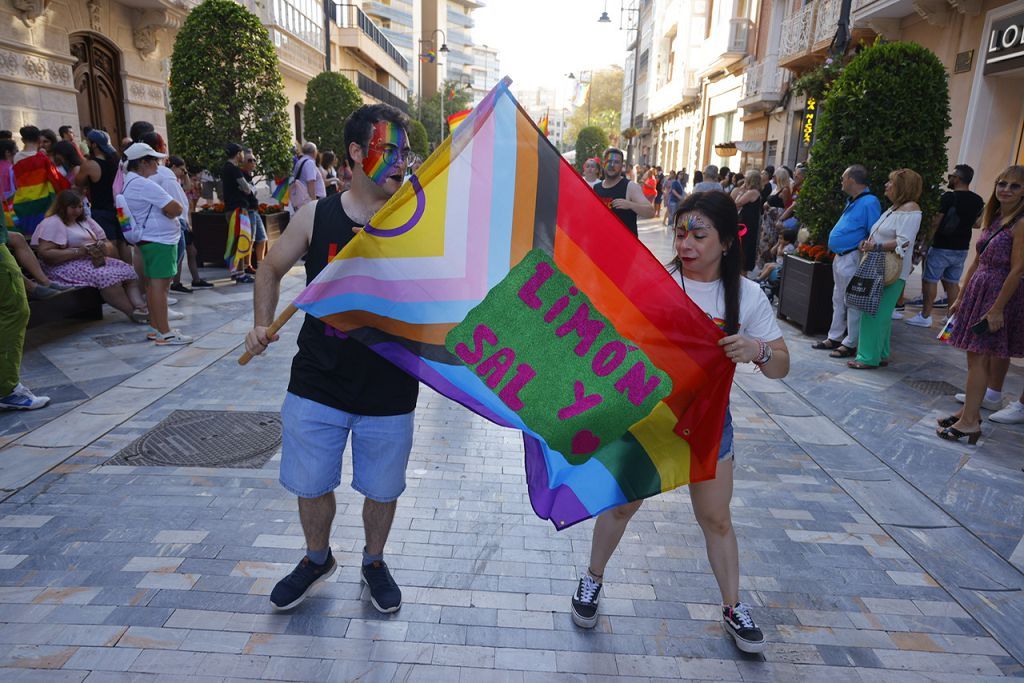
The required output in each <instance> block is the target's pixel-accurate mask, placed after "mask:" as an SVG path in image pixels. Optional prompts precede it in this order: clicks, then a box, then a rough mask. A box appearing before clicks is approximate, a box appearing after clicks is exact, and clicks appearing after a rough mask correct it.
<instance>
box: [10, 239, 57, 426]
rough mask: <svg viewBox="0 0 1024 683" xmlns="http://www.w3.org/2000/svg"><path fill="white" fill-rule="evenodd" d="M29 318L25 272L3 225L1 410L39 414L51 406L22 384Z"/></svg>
mask: <svg viewBox="0 0 1024 683" xmlns="http://www.w3.org/2000/svg"><path fill="white" fill-rule="evenodd" d="M29 316H30V310H29V307H28V297H27V296H26V294H25V284H24V280H23V278H22V277H21V268H20V267H19V266H18V263H17V261H15V260H14V257H13V256H12V255H11V252H10V251H8V250H7V229H6V228H5V227H4V225H3V222H2V221H0V339H2V340H3V343H2V344H0V410H37V409H39V408H42V407H44V406H46V404H48V403H49V402H50V397H49V396H36V395H35V394H33V393H32V392H31V391H30V390H29V388H28V387H26V386H25V385H24V384H22V383H21V357H22V353H23V351H24V348H25V328H26V327H28V319H29Z"/></svg>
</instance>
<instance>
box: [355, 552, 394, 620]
mask: <svg viewBox="0 0 1024 683" xmlns="http://www.w3.org/2000/svg"><path fill="white" fill-rule="evenodd" d="M363 583H365V584H366V586H367V587H368V588H369V589H370V602H372V603H373V606H374V607H376V608H377V611H378V612H383V613H384V614H389V613H391V612H397V611H398V608H399V607H401V606H402V589H401V588H399V587H398V584H397V583H395V580H394V579H393V578H391V572H390V571H388V565H387V563H386V562H384V560H374V561H373V562H371V563H370V564H364V565H363Z"/></svg>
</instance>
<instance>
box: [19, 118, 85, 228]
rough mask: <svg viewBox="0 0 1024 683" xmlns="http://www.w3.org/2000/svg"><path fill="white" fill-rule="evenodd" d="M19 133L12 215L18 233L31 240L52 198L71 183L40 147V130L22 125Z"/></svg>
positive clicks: (51, 202)
mask: <svg viewBox="0 0 1024 683" xmlns="http://www.w3.org/2000/svg"><path fill="white" fill-rule="evenodd" d="M19 132H20V133H21V144H22V150H21V151H20V152H18V153H17V154H16V155H15V156H14V186H15V190H14V213H15V215H16V216H17V217H18V223H17V226H16V229H17V231H18V232H20V233H22V234H23V235H25V237H31V236H32V233H33V232H34V231H35V229H36V226H37V225H39V223H40V221H42V220H43V218H44V217H45V216H46V211H47V209H49V208H50V205H51V204H53V198H54V197H55V196H56V195H57V193H58V192H60V191H61V190H66V189H68V188H69V187H70V186H71V184H70V183H69V182H68V181H67V179H66V178H65V177H64V176H62V175H61V174H60V173H59V172H58V171H57V167H56V166H54V165H53V162H52V161H50V157H48V156H46V152H44V151H43V150H42V149H41V148H40V144H41V135H42V134H41V133H40V131H39V129H38V128H36V127H35V126H23V127H22V128H21V130H20V131H19Z"/></svg>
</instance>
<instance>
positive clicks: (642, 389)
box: [615, 362, 661, 406]
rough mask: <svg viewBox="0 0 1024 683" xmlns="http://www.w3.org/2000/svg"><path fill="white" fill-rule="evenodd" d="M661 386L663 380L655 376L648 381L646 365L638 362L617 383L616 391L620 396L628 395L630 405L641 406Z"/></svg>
mask: <svg viewBox="0 0 1024 683" xmlns="http://www.w3.org/2000/svg"><path fill="white" fill-rule="evenodd" d="M659 384H661V378H660V377H658V376H657V375H655V376H653V377H651V378H649V379H648V377H647V372H646V370H645V368H644V364H643V363H641V362H637V363H636V364H634V365H633V367H631V368H630V369H629V370H627V371H626V374H625V375H623V376H622V377H620V378H619V381H618V382H616V383H615V389H616V391H618V392H619V393H620V394H626V396H627V398H629V402H630V403H632V404H633V405H635V406H639V405H643V403H644V401H646V400H647V397H648V396H650V395H651V393H652V392H653V391H654V390H655V389H657V388H658V385H659Z"/></svg>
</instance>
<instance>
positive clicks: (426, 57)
mask: <svg viewBox="0 0 1024 683" xmlns="http://www.w3.org/2000/svg"><path fill="white" fill-rule="evenodd" d="M420 61H421V62H429V63H430V64H433V63H434V62H436V61H437V51H436V50H427V51H426V52H423V53H421V54H420Z"/></svg>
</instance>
